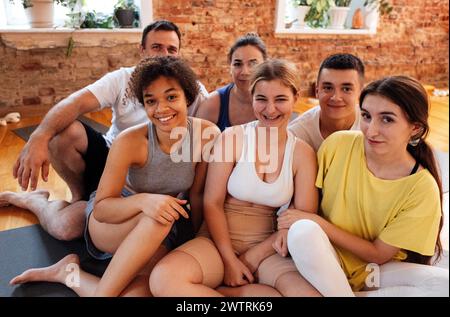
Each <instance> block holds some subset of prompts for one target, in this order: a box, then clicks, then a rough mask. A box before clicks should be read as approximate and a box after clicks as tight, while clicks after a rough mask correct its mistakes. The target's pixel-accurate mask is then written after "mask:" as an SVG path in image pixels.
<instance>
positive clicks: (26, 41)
mask: <svg viewBox="0 0 450 317" xmlns="http://www.w3.org/2000/svg"><path fill="white" fill-rule="evenodd" d="M141 36H142V29H141V28H133V29H119V28H117V29H70V28H30V27H8V28H0V39H1V40H2V42H3V43H4V44H5V45H6V46H7V47H11V48H14V49H17V50H30V49H42V48H57V47H67V44H68V41H69V39H70V37H72V38H73V40H74V41H75V45H76V46H77V47H95V46H100V47H114V46H116V45H121V44H138V43H140V42H141Z"/></svg>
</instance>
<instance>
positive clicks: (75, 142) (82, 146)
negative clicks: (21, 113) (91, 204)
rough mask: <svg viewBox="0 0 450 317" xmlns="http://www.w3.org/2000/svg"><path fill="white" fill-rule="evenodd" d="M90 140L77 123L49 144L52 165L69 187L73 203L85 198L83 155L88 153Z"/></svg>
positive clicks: (81, 126)
mask: <svg viewBox="0 0 450 317" xmlns="http://www.w3.org/2000/svg"><path fill="white" fill-rule="evenodd" d="M87 147H88V139H87V135H86V130H85V129H84V127H83V125H82V124H81V123H80V122H78V121H75V122H73V123H72V124H71V125H70V126H68V127H67V128H66V129H65V130H63V131H62V132H61V133H59V134H58V135H56V136H55V137H54V138H53V139H52V140H51V142H50V144H49V152H50V163H51V164H52V165H53V168H54V169H55V171H56V172H57V173H58V175H59V176H61V178H62V179H63V180H64V181H65V182H66V184H67V186H69V189H70V192H71V193H72V202H75V201H78V200H80V199H81V198H82V197H83V194H84V188H83V174H84V170H85V167H86V164H85V162H84V159H83V157H82V155H83V154H84V153H86V151H87Z"/></svg>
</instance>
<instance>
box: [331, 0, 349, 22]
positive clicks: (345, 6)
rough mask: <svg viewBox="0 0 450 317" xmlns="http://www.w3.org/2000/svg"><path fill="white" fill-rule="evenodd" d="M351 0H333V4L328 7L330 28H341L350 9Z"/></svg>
mask: <svg viewBox="0 0 450 317" xmlns="http://www.w3.org/2000/svg"><path fill="white" fill-rule="evenodd" d="M350 2H351V0H334V6H332V7H331V8H330V28H332V29H343V28H344V25H345V21H346V20H347V15H348V11H349V10H350Z"/></svg>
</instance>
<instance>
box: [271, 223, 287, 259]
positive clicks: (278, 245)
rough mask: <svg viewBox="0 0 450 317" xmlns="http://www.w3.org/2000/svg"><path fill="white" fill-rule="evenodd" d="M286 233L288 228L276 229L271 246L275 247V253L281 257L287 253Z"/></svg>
mask: <svg viewBox="0 0 450 317" xmlns="http://www.w3.org/2000/svg"><path fill="white" fill-rule="evenodd" d="M287 234H288V229H281V230H278V231H277V236H276V238H275V241H274V242H273V244H272V247H273V248H274V249H275V251H277V253H278V254H279V255H281V256H282V257H285V256H287V254H288V247H287Z"/></svg>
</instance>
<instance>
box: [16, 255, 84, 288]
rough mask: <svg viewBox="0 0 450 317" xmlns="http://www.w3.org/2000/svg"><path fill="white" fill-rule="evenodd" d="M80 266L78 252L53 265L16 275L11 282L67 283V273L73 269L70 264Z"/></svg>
mask: <svg viewBox="0 0 450 317" xmlns="http://www.w3.org/2000/svg"><path fill="white" fill-rule="evenodd" d="M73 264H75V265H77V266H78V267H79V266H80V259H79V258H78V255H76V254H69V255H67V256H66V257H64V258H62V259H61V260H60V261H59V262H57V263H55V264H53V265H52V266H47V267H43V268H38V269H29V270H26V271H25V272H23V273H22V274H20V275H18V276H16V277H14V278H13V279H12V280H11V281H10V282H9V284H10V285H17V284H22V283H28V282H58V283H63V284H65V282H66V277H67V274H68V273H70V272H72V271H73V268H71V267H70V265H73Z"/></svg>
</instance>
